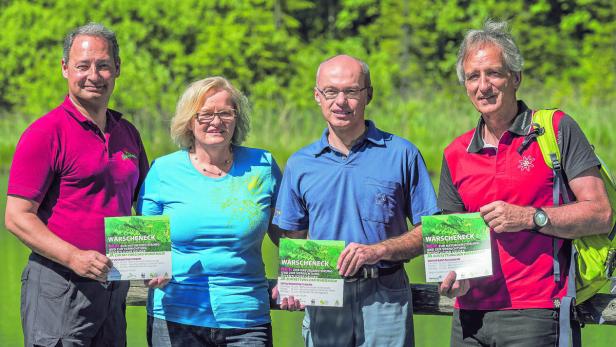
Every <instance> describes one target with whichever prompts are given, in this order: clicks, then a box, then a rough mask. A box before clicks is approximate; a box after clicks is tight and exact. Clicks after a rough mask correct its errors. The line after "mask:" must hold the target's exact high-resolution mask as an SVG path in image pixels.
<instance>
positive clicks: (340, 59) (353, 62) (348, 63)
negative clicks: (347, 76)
mask: <svg viewBox="0 0 616 347" xmlns="http://www.w3.org/2000/svg"><path fill="white" fill-rule="evenodd" d="M337 68H338V69H341V68H347V69H348V68H351V69H353V68H357V71H358V72H359V73H360V74H361V75H362V76H361V77H362V80H363V81H364V85H363V86H362V87H370V86H371V82H370V69H369V68H368V64H366V63H365V62H363V61H362V60H359V59H357V58H355V57H352V56H350V55H346V54H340V55H336V56H333V57H331V58H329V59H327V60H325V61H323V62H322V63H321V64H320V65H319V68H318V69H317V76H316V84H317V86H319V76H320V75H321V71H322V70H323V69H327V70H329V69H337Z"/></svg>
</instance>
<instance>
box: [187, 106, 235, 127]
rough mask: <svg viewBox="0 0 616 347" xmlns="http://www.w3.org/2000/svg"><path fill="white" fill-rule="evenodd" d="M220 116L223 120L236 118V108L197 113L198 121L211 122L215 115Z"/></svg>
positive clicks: (227, 120)
mask: <svg viewBox="0 0 616 347" xmlns="http://www.w3.org/2000/svg"><path fill="white" fill-rule="evenodd" d="M216 116H218V118H220V120H221V121H223V122H224V121H226V122H229V121H231V120H233V118H235V110H232V109H231V110H222V111H218V112H201V113H199V112H197V113H195V118H197V122H199V123H201V124H203V123H210V122H212V121H213V120H214V117H216Z"/></svg>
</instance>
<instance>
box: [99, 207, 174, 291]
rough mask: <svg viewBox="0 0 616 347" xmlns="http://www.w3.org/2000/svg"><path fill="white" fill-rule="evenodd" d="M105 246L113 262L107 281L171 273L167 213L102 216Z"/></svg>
mask: <svg viewBox="0 0 616 347" xmlns="http://www.w3.org/2000/svg"><path fill="white" fill-rule="evenodd" d="M105 249H106V253H107V257H108V258H109V259H111V261H112V262H113V267H112V268H111V270H110V271H109V274H108V275H107V279H108V280H109V281H123V280H137V279H151V278H154V277H158V276H163V277H165V278H170V277H171V233H170V230H169V217H168V216H129V217H107V218H105Z"/></svg>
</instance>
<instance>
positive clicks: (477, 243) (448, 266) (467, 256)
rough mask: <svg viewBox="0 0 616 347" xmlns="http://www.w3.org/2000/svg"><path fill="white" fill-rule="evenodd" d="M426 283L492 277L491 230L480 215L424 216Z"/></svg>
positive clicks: (422, 222)
mask: <svg viewBox="0 0 616 347" xmlns="http://www.w3.org/2000/svg"><path fill="white" fill-rule="evenodd" d="M421 224H422V233H423V247H424V263H425V266H426V282H441V281H443V279H444V278H445V276H447V274H448V273H449V271H455V272H456V275H457V276H456V278H457V279H467V278H475V277H483V276H491V275H492V249H491V244H490V228H489V227H488V226H487V225H486V223H485V221H484V220H483V218H481V216H480V215H479V213H465V214H445V215H436V216H425V217H421Z"/></svg>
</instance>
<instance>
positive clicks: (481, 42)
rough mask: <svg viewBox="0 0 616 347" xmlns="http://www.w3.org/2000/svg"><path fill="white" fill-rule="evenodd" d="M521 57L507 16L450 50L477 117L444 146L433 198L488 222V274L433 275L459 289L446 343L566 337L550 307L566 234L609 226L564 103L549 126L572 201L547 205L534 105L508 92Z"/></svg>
mask: <svg viewBox="0 0 616 347" xmlns="http://www.w3.org/2000/svg"><path fill="white" fill-rule="evenodd" d="M522 62H523V59H522V56H521V54H520V51H519V49H518V47H517V46H516V44H515V42H514V40H513V38H512V37H511V35H510V34H509V33H508V32H507V25H506V23H505V22H492V21H487V22H486V23H485V24H484V27H483V28H482V29H480V30H471V31H469V32H468V33H467V35H466V37H465V39H464V41H463V42H462V45H461V47H460V51H459V53H458V65H457V70H458V78H459V80H460V82H461V83H462V84H463V85H464V87H465V88H466V93H467V95H468V97H469V99H470V101H471V102H472V103H473V105H474V106H475V108H476V109H477V111H478V112H479V113H480V114H481V116H480V117H479V121H478V124H477V127H476V128H475V129H471V130H470V131H468V132H466V133H464V134H462V135H461V136H459V137H458V138H456V139H455V140H454V141H453V142H452V143H451V144H450V145H449V146H447V148H445V153H444V156H443V166H442V169H441V180H440V187H439V194H438V204H439V207H441V209H443V210H444V211H445V212H480V214H481V216H482V217H483V219H484V220H485V221H486V223H487V224H488V225H489V227H490V229H491V237H492V244H491V245H492V268H493V275H492V276H489V277H482V278H475V279H471V280H464V281H455V273H450V274H449V276H448V278H446V279H445V281H444V282H443V283H442V284H441V287H440V291H441V294H443V295H447V296H450V297H453V296H457V300H456V309H455V310H454V315H453V320H452V332H451V345H452V346H555V345H556V344H557V343H558V341H559V338H562V339H561V342H564V341H565V340H566V339H567V337H568V334H569V331H565V330H562V331H559V322H558V317H559V310H558V309H559V307H560V306H561V303H562V304H563V306H565V305H566V302H567V300H566V298H565V294H566V293H567V279H568V269H569V256H570V254H571V242H570V239H573V238H577V237H580V236H584V235H589V234H598V233H607V232H608V231H609V229H610V222H611V209H610V206H609V201H608V198H607V193H606V191H605V187H604V185H603V181H602V180H601V178H600V176H599V170H598V166H599V161H598V160H597V157H596V156H595V154H594V152H593V149H592V147H591V146H590V144H589V143H588V140H587V139H586V137H585V136H584V133H583V132H582V131H581V130H580V128H579V126H578V125H577V123H576V122H575V121H574V120H573V118H571V117H570V116H569V115H566V114H564V113H563V112H557V113H556V114H555V117H554V124H553V125H554V128H555V129H557V130H558V132H557V133H558V134H557V138H558V143H559V149H560V152H561V163H562V170H563V171H564V173H565V177H566V179H567V182H566V184H567V189H568V191H569V193H570V195H571V196H574V197H575V202H573V203H571V204H564V205H559V206H554V204H553V196H552V192H553V190H552V182H553V177H554V175H553V172H552V170H551V169H550V168H549V167H548V166H547V165H546V164H545V162H544V160H543V156H542V154H541V149H540V148H539V145H538V143H537V141H536V136H537V132H535V131H532V130H533V127H532V126H531V123H532V114H533V110H531V109H530V108H528V107H527V106H526V104H525V103H524V102H523V101H521V100H518V99H517V98H516V92H517V90H518V88H519V87H520V83H521V82H522ZM555 245H556V246H555ZM558 250H560V252H559V251H558ZM564 298H565V299H564ZM561 317H562V318H563V319H566V317H567V316H566V315H562V316H561ZM565 323H570V322H565ZM573 324H574V325H573V326H575V324H576V322H573ZM559 335H560V336H559Z"/></svg>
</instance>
